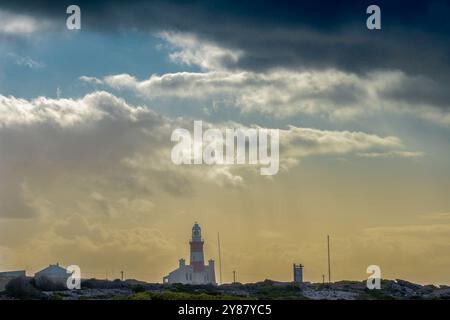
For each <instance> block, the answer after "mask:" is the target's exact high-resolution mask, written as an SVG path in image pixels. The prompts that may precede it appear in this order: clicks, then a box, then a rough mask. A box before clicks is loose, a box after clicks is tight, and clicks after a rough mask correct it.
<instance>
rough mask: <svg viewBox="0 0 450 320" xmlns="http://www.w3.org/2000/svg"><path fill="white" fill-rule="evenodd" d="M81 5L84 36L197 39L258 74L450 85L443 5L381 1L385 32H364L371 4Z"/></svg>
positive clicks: (22, 1)
mask: <svg viewBox="0 0 450 320" xmlns="http://www.w3.org/2000/svg"><path fill="white" fill-rule="evenodd" d="M69 4H70V2H68V1H67V2H65V3H63V4H61V5H59V6H55V5H54V4H53V3H51V2H49V1H46V0H42V1H30V0H18V1H14V2H9V3H5V4H2V7H3V8H5V9H6V10H9V11H11V12H20V11H21V12H23V14H27V15H30V16H33V18H34V19H36V20H39V21H41V20H42V21H47V20H52V19H60V18H61V16H63V15H64V12H65V8H66V7H67V6H68V5H69ZM77 4H78V5H79V6H80V7H81V9H82V12H86V13H88V14H85V15H83V30H92V31H101V32H105V33H109V32H116V31H117V30H123V29H128V30H140V31H143V32H153V33H160V32H164V31H165V30H171V31H181V32H185V33H190V34H195V37H196V38H198V39H201V40H202V41H204V43H209V44H211V46H213V47H220V48H227V50H231V52H240V55H239V58H238V59H228V58H227V59H226V60H227V64H228V66H229V67H230V68H237V69H241V70H252V71H267V70H269V69H273V68H285V69H298V68H306V69H329V68H334V69H339V70H342V71H345V72H351V73H357V74H364V73H367V72H372V71H379V70H392V69H397V70H401V71H402V72H404V73H405V74H408V75H425V76H426V77H428V78H432V79H447V80H448V75H449V74H450V73H449V68H450V63H449V62H448V59H446V56H447V53H448V50H449V43H448V40H447V35H448V32H449V31H450V24H449V23H448V19H446V17H447V16H448V13H449V11H450V7H449V5H448V3H446V2H445V1H442V0H430V1H419V2H414V3H411V1H406V0H405V1H395V2H392V1H384V0H380V1H378V2H377V5H379V6H380V7H381V11H382V17H383V19H382V21H383V22H382V30H381V31H378V32H370V31H369V30H367V28H366V25H365V20H366V18H367V14H366V8H367V7H368V6H369V5H370V4H372V3H371V2H369V1H346V2H345V3H330V2H329V1H325V0H318V1H316V2H315V3H314V4H310V3H304V2H295V3H293V2H292V1H281V2H280V1H274V0H271V1H264V3H234V2H232V3H230V2H229V1H225V0H218V1H215V2H214V4H212V3H210V2H208V1H183V2H180V1H177V0H173V1H152V2H151V3H148V2H146V1H142V0H135V1H127V2H126V3H124V2H122V1H96V2H95V3H92V2H91V1H79V2H78V3H77ZM406 9H407V10H406ZM186 17H189V19H186ZM410 39H414V41H410ZM188 41H190V40H188ZM210 52H212V51H210ZM184 53H188V51H184ZM196 53H198V51H197V52H196ZM219 56H222V52H221V53H220V54H219ZM226 56H227V57H233V55H226ZM199 57H202V56H199V55H197V54H190V55H183V56H178V57H175V58H181V59H186V58H187V59H188V60H189V61H193V60H197V59H198V58H199ZM203 57H204V56H203ZM222 57H223V56H222ZM405 57H408V58H405ZM207 61H209V59H207Z"/></svg>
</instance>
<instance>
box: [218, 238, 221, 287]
mask: <svg viewBox="0 0 450 320" xmlns="http://www.w3.org/2000/svg"><path fill="white" fill-rule="evenodd" d="M217 246H218V247H219V275H220V284H222V256H221V255H220V234H219V233H218V232H217Z"/></svg>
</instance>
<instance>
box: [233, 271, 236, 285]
mask: <svg viewBox="0 0 450 320" xmlns="http://www.w3.org/2000/svg"><path fill="white" fill-rule="evenodd" d="M233 283H236V271H234V270H233Z"/></svg>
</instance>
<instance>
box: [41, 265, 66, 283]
mask: <svg viewBox="0 0 450 320" xmlns="http://www.w3.org/2000/svg"><path fill="white" fill-rule="evenodd" d="M69 277H70V274H69V273H67V270H66V269H64V268H63V267H60V266H59V263H56V264H51V265H49V266H48V267H47V268H45V269H43V270H41V271H39V272H36V273H35V274H34V280H35V281H36V284H37V285H38V286H39V285H40V284H42V283H45V282H48V281H50V282H51V283H53V284H56V285H60V286H64V287H65V286H66V285H67V279H68V278H69Z"/></svg>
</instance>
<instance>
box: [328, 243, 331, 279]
mask: <svg viewBox="0 0 450 320" xmlns="http://www.w3.org/2000/svg"><path fill="white" fill-rule="evenodd" d="M327 244H328V283H331V263H330V236H329V235H327Z"/></svg>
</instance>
